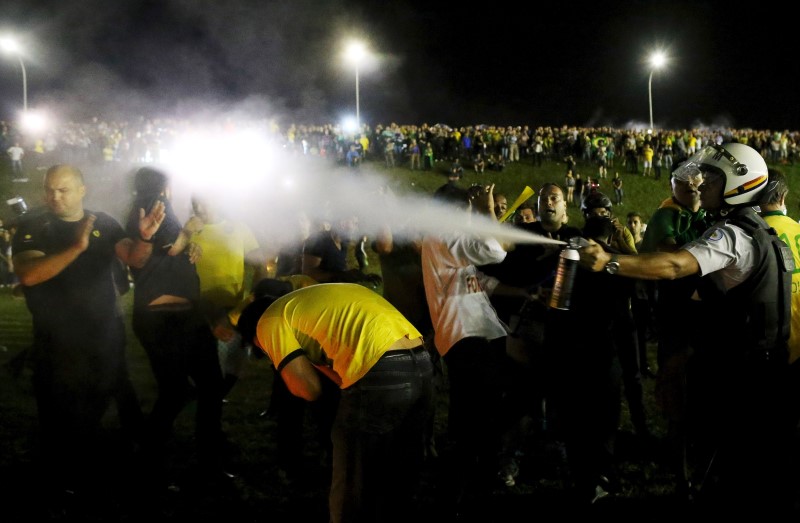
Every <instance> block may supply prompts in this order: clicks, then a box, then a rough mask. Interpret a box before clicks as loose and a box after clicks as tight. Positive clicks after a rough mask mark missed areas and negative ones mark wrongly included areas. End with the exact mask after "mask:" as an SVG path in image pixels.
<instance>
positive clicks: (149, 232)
mask: <svg viewBox="0 0 800 523" xmlns="http://www.w3.org/2000/svg"><path fill="white" fill-rule="evenodd" d="M166 216H167V207H166V205H165V204H164V202H162V201H160V200H159V201H157V202H156V203H155V205H153V208H152V209H150V212H149V213H147V214H145V212H144V209H139V236H141V238H142V240H144V241H146V242H148V241H150V240H151V239H152V238H153V235H154V234H155V233H156V232H158V228H159V227H161V223H162V222H163V221H164V218H165V217H166Z"/></svg>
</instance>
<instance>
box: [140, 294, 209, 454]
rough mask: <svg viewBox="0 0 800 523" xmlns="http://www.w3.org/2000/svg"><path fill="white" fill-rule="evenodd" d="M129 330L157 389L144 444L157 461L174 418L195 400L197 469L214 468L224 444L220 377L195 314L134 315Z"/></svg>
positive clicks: (152, 312) (147, 312)
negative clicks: (199, 466) (131, 328)
mask: <svg viewBox="0 0 800 523" xmlns="http://www.w3.org/2000/svg"><path fill="white" fill-rule="evenodd" d="M133 330H134V332H135V333H136V336H137V337H138V338H139V341H140V342H141V344H142V347H144V349H145V352H147V356H148V358H149V359H150V365H151V367H152V370H153V375H154V376H155V379H156V383H158V398H157V399H156V403H155V405H154V406H153V411H152V412H151V413H150V419H149V420H148V440H149V443H150V444H151V445H152V450H153V451H154V454H155V456H156V458H159V457H160V456H158V454H159V453H160V452H163V450H164V445H165V444H166V442H167V440H168V439H169V437H170V436H171V434H172V427H173V424H174V422H175V418H177V417H178V414H180V412H181V411H182V410H183V408H184V407H185V406H186V405H187V403H188V402H189V401H190V400H191V399H192V398H193V397H195V396H196V398H197V417H196V420H195V423H196V426H195V430H196V435H197V443H198V454H199V458H200V460H201V463H203V464H207V465H209V466H213V465H214V464H215V462H216V461H217V460H219V459H220V450H221V449H220V447H221V443H222V429H221V418H222V371H221V370H220V366H219V358H218V356H217V340H216V338H214V336H213V335H212V334H211V330H210V329H209V326H208V324H207V323H206V321H205V319H204V318H203V317H202V315H200V313H199V312H198V311H197V310H195V309H194V308H190V309H187V310H169V309H167V310H163V309H162V310H149V309H148V310H135V311H134V315H133ZM190 380H191V383H193V384H194V385H193V386H192V384H191V383H190Z"/></svg>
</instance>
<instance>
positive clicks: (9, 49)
mask: <svg viewBox="0 0 800 523" xmlns="http://www.w3.org/2000/svg"><path fill="white" fill-rule="evenodd" d="M0 49H2V50H3V51H5V52H6V53H11V54H17V53H19V52H20V47H19V44H18V43H17V41H16V40H14V39H13V38H11V37H9V36H4V37H3V38H0Z"/></svg>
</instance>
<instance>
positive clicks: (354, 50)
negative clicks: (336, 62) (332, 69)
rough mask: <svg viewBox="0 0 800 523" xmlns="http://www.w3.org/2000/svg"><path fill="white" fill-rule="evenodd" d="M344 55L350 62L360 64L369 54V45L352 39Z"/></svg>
mask: <svg viewBox="0 0 800 523" xmlns="http://www.w3.org/2000/svg"><path fill="white" fill-rule="evenodd" d="M344 55H345V58H346V59H347V61H348V62H350V63H353V64H356V65H358V63H359V62H361V60H363V59H364V57H365V56H366V55H367V46H365V45H364V43H363V42H361V41H359V40H352V41H351V42H350V43H349V44H347V47H346V48H345V51H344Z"/></svg>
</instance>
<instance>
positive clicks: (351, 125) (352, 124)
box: [341, 116, 358, 134]
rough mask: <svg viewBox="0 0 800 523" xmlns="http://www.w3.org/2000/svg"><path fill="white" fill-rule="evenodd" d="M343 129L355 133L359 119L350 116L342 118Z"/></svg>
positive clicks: (348, 132)
mask: <svg viewBox="0 0 800 523" xmlns="http://www.w3.org/2000/svg"><path fill="white" fill-rule="evenodd" d="M341 125H342V130H343V131H344V132H345V133H347V134H353V133H355V132H356V131H358V121H357V120H356V119H355V117H352V116H348V117H346V118H344V119H343V120H342V124H341Z"/></svg>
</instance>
